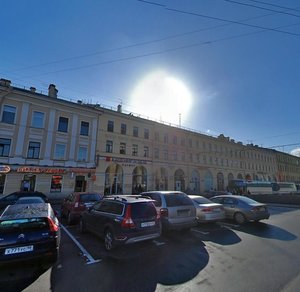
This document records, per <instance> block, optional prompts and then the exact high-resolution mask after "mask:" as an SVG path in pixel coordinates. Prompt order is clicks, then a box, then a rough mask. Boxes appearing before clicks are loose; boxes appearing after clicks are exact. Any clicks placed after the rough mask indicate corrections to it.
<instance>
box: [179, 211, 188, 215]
mask: <svg viewBox="0 0 300 292" xmlns="http://www.w3.org/2000/svg"><path fill="white" fill-rule="evenodd" d="M188 214H189V210H178V211H177V215H178V216H188Z"/></svg>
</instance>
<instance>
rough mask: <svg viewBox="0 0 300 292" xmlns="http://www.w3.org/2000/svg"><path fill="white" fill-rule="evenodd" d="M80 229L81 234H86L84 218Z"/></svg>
mask: <svg viewBox="0 0 300 292" xmlns="http://www.w3.org/2000/svg"><path fill="white" fill-rule="evenodd" d="M79 229H80V232H81V233H85V232H86V227H85V223H84V221H83V219H82V217H81V218H80V221H79Z"/></svg>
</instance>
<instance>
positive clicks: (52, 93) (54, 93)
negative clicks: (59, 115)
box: [48, 84, 58, 98]
mask: <svg viewBox="0 0 300 292" xmlns="http://www.w3.org/2000/svg"><path fill="white" fill-rule="evenodd" d="M57 92H58V90H57V89H56V88H55V85H54V84H50V85H49V87H48V96H49V97H53V98H57Z"/></svg>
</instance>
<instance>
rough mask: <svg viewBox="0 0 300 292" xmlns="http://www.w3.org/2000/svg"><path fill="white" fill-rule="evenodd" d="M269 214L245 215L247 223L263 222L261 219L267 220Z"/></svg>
mask: <svg viewBox="0 0 300 292" xmlns="http://www.w3.org/2000/svg"><path fill="white" fill-rule="evenodd" d="M269 218H270V213H268V212H263V213H252V212H250V213H247V220H249V221H255V220H263V219H269Z"/></svg>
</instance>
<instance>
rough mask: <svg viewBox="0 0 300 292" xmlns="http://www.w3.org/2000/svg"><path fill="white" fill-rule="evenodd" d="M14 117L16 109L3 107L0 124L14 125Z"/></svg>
mask: <svg viewBox="0 0 300 292" xmlns="http://www.w3.org/2000/svg"><path fill="white" fill-rule="evenodd" d="M15 116H16V107H14V106H10V105H5V106H4V107H3V113H2V122H3V123H7V124H14V123H15Z"/></svg>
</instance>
